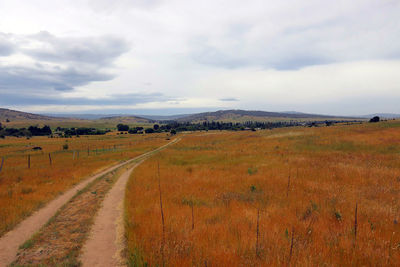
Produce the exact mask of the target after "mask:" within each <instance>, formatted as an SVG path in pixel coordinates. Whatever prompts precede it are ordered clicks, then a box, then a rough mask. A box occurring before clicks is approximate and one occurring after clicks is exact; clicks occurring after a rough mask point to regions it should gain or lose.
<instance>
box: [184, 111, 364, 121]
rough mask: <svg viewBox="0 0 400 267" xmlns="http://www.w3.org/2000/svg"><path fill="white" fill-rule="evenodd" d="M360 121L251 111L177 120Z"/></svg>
mask: <svg viewBox="0 0 400 267" xmlns="http://www.w3.org/2000/svg"><path fill="white" fill-rule="evenodd" d="M354 119H360V118H356V117H340V116H329V115H319V114H307V113H300V112H293V111H291V112H287V113H283V112H268V111H257V110H254V111H251V110H239V109H234V110H219V111H215V112H203V113H197V114H192V115H188V116H186V117H183V118H179V119H177V121H180V122H201V121H232V122H242V121H278V120H283V121H287V120H300V121H305V120H354Z"/></svg>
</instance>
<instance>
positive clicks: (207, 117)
mask: <svg viewBox="0 0 400 267" xmlns="http://www.w3.org/2000/svg"><path fill="white" fill-rule="evenodd" d="M374 115H375V114H374ZM374 115H366V116H357V117H356V116H353V117H346V116H332V115H321V114H308V113H301V112H297V111H286V112H269V111H260V110H240V109H231V110H218V111H214V112H202V113H195V114H178V115H170V116H163V115H119V114H116V115H114V114H112V115H101V114H75V115H74V114H58V115H53V116H50V115H38V114H33V113H27V112H22V111H16V110H10V109H4V108H0V122H5V121H6V120H7V119H8V120H10V121H25V122H27V123H28V122H29V121H32V123H37V122H42V123H46V122H54V123H56V122H65V121H69V122H71V123H76V122H77V121H78V122H82V123H83V122H93V123H96V124H98V123H103V122H105V123H107V124H108V125H113V124H115V125H116V124H118V123H125V124H134V123H155V122H162V121H168V120H174V121H178V122H193V123H196V122H202V121H224V122H243V121H279V120H282V121H288V120H302V121H305V120H360V119H366V118H371V117H373V116H374ZM379 115H381V116H382V114H378V116H379ZM394 115H396V114H390V116H388V117H390V118H391V117H394ZM60 116H62V117H60ZM397 116H398V118H400V115H397ZM382 117H386V116H382Z"/></svg>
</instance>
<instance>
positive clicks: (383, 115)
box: [360, 113, 400, 119]
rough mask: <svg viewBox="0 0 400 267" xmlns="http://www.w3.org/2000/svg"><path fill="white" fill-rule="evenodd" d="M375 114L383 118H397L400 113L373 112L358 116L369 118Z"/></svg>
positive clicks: (399, 116)
mask: <svg viewBox="0 0 400 267" xmlns="http://www.w3.org/2000/svg"><path fill="white" fill-rule="evenodd" d="M375 116H379V117H380V118H383V119H398V118H400V114H394V113H375V114H369V115H363V116H360V117H362V118H367V119H369V118H372V117H375Z"/></svg>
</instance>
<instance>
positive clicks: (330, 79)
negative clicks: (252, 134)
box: [0, 0, 400, 114]
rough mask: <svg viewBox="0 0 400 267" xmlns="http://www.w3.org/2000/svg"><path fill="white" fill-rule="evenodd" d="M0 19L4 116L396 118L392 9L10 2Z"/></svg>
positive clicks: (387, 0) (397, 9) (399, 59)
mask: <svg viewBox="0 0 400 267" xmlns="http://www.w3.org/2000/svg"><path fill="white" fill-rule="evenodd" d="M21 6H24V9H21V8H20V7H21ZM60 7H62V8H60ZM0 10H2V16H1V17H0V25H3V26H4V27H2V32H0V94H1V99H0V105H2V106H5V107H9V108H20V109H24V110H28V111H36V112H37V111H40V110H41V109H42V110H46V111H49V109H54V110H53V112H57V108H58V107H59V108H63V109H64V108H67V109H69V110H79V109H80V110H81V111H84V110H85V109H87V110H88V109H90V110H93V109H99V110H104V112H111V113H115V112H118V110H129V109H131V110H132V112H134V110H144V109H155V108H157V109H160V108H161V109H163V110H162V111H161V112H162V113H163V112H164V111H165V110H168V109H169V110H185V109H194V108H195V109H204V110H209V109H213V108H215V109H217V108H244V109H263V110H271V111H279V110H296V109H297V110H298V111H307V112H314V113H332V114H362V113H374V112H393V113H395V112H399V113H400V107H399V106H396V105H392V104H388V103H392V102H393V101H392V100H393V99H394V100H398V101H400V98H399V97H400V95H399V92H400V88H399V86H400V68H399V64H400V34H399V29H400V17H399V15H398V14H400V2H399V1H397V0H354V1H346V0H338V1H331V2H327V1H320V0H309V1H303V0H283V1H272V0H271V1H268V0H254V1H251V2H244V1H240V0H229V1H228V0H222V1H211V0H204V1H192V0H188V1H180V0H169V1H165V0H151V1H144V0H137V1H129V0H116V1H113V2H112V4H111V3H110V2H109V1H104V0H100V1H94V0H83V1H78V2H71V1H67V0H60V1H57V2H55V1H47V0H35V1H27V0H15V1H3V2H1V3H0ZM374 100H375V101H374ZM365 103H369V104H368V105H365ZM88 107H89V108H88ZM106 109H109V110H106ZM165 112H166V111H165Z"/></svg>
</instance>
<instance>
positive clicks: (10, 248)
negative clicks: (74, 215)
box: [0, 139, 178, 266]
mask: <svg viewBox="0 0 400 267" xmlns="http://www.w3.org/2000/svg"><path fill="white" fill-rule="evenodd" d="M176 141H178V139H175V140H173V141H171V142H170V143H168V144H166V145H164V146H161V147H159V148H157V149H155V150H153V151H150V152H147V153H144V154H142V155H140V156H138V157H135V158H133V159H130V160H128V161H125V162H122V163H119V164H117V165H115V166H112V167H110V168H108V169H106V170H104V171H102V172H100V173H98V174H96V175H93V176H91V177H90V178H88V179H86V180H84V181H83V182H81V183H79V184H77V185H76V186H74V187H73V188H71V189H69V190H68V191H66V192H65V193H64V194H62V195H61V196H59V197H58V198H56V199H54V200H53V201H51V202H49V203H48V204H47V205H46V206H45V207H44V208H42V209H40V210H38V211H37V212H35V213H34V214H33V215H32V216H30V217H28V218H27V219H25V220H24V221H22V222H21V223H20V224H19V225H18V226H17V227H15V228H14V229H13V230H12V231H10V232H8V233H6V234H5V235H4V236H2V237H1V238H0V266H7V265H8V264H10V263H11V262H13V260H15V258H16V255H17V252H18V248H19V246H20V245H22V244H23V243H24V242H25V241H26V240H28V239H29V238H30V237H31V236H32V235H33V234H35V233H36V232H37V231H39V230H40V228H41V227H42V226H43V225H44V224H45V223H46V222H47V221H48V220H49V219H50V218H51V217H52V216H53V215H54V214H55V213H56V212H57V211H58V210H59V209H60V208H61V207H62V206H63V205H65V204H66V203H67V202H68V201H69V200H70V199H71V198H72V197H73V196H74V195H75V194H76V193H77V192H79V191H80V190H82V189H84V188H85V187H87V186H88V185H89V184H90V183H91V182H93V181H95V180H96V179H98V178H100V177H102V176H104V175H106V174H108V173H110V172H113V171H114V170H116V169H118V168H120V167H122V166H124V165H126V164H128V163H132V162H134V161H140V160H144V159H146V158H147V157H149V156H150V155H152V154H153V153H154V152H157V151H159V150H160V149H163V148H164V147H165V146H167V145H169V144H172V143H174V142H176Z"/></svg>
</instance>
